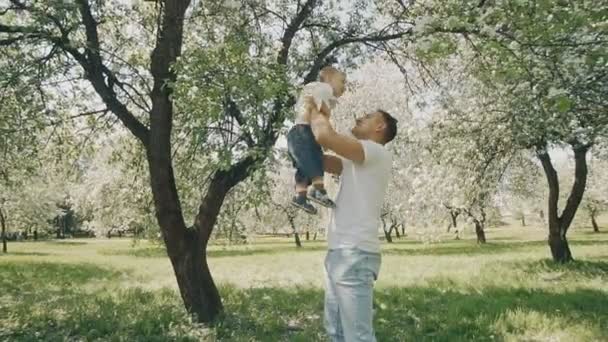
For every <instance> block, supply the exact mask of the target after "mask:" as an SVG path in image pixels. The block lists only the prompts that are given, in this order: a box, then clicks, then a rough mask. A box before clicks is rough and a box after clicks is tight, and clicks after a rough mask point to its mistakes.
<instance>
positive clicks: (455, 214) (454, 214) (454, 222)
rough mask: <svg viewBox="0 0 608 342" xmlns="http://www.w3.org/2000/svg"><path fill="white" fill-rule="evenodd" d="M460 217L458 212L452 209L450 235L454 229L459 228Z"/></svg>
mask: <svg viewBox="0 0 608 342" xmlns="http://www.w3.org/2000/svg"><path fill="white" fill-rule="evenodd" d="M458 215H460V212H459V211H458V210H453V209H450V218H451V219H452V222H451V223H450V224H449V225H448V233H449V232H450V230H451V229H452V228H458V221H457V219H458Z"/></svg>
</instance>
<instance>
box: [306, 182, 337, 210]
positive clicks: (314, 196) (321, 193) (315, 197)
mask: <svg viewBox="0 0 608 342" xmlns="http://www.w3.org/2000/svg"><path fill="white" fill-rule="evenodd" d="M308 198H310V200H311V201H313V202H315V203H318V204H320V205H322V206H324V207H326V208H335V207H336V204H335V203H334V201H332V200H331V199H329V196H328V195H327V191H326V190H325V189H318V188H315V187H313V188H312V189H310V191H309V192H308Z"/></svg>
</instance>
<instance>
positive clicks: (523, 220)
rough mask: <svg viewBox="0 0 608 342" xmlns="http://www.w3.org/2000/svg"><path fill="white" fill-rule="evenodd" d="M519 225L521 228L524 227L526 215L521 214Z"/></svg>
mask: <svg viewBox="0 0 608 342" xmlns="http://www.w3.org/2000/svg"><path fill="white" fill-rule="evenodd" d="M521 225H522V227H525V226H526V215H524V214H521Z"/></svg>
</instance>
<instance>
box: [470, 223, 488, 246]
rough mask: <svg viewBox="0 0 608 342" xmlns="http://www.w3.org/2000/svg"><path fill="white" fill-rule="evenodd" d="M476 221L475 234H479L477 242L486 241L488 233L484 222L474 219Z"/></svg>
mask: <svg viewBox="0 0 608 342" xmlns="http://www.w3.org/2000/svg"><path fill="white" fill-rule="evenodd" d="M473 222H475V235H477V243H486V233H485V231H484V223H483V222H482V221H479V220H477V219H474V220H473Z"/></svg>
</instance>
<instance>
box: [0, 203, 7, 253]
mask: <svg viewBox="0 0 608 342" xmlns="http://www.w3.org/2000/svg"><path fill="white" fill-rule="evenodd" d="M0 226H2V253H7V251H8V249H7V246H6V244H7V242H6V217H5V216H4V212H3V211H2V208H0Z"/></svg>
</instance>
